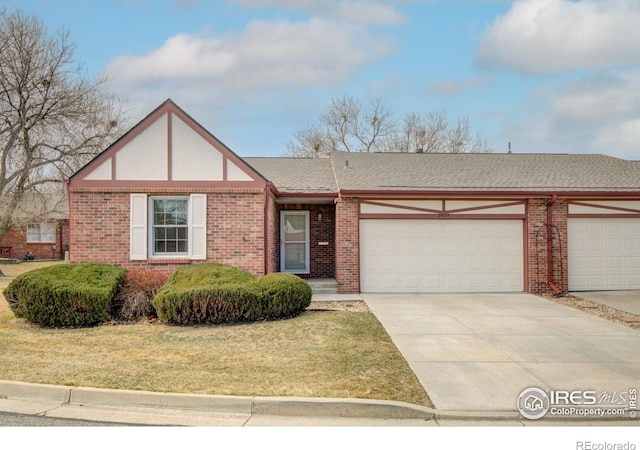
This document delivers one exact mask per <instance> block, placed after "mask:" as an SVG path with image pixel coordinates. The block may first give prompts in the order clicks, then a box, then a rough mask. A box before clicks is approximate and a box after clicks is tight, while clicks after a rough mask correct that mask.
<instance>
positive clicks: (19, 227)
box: [0, 193, 69, 260]
mask: <svg viewBox="0 0 640 450" xmlns="http://www.w3.org/2000/svg"><path fill="white" fill-rule="evenodd" d="M13 223H14V225H13V226H12V227H11V228H9V230H7V231H6V232H5V233H4V235H3V236H2V239H0V258H8V259H22V260H26V259H36V260H41V259H63V258H64V257H65V252H66V251H67V250H68V249H69V211H68V200H67V198H66V197H65V196H64V195H62V194H59V193H50V194H45V195H40V194H28V195H26V196H25V198H24V199H23V200H22V201H21V202H20V204H19V205H18V208H17V209H16V211H15V213H14V215H13Z"/></svg>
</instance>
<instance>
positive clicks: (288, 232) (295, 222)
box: [284, 215, 306, 241]
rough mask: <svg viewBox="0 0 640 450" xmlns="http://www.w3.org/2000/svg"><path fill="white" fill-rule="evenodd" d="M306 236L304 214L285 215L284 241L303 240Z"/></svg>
mask: <svg viewBox="0 0 640 450" xmlns="http://www.w3.org/2000/svg"><path fill="white" fill-rule="evenodd" d="M305 236H306V230H305V216H303V215H295V216H294V215H292V216H286V219H285V223H284V239H285V241H304V240H305Z"/></svg>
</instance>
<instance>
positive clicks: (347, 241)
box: [335, 197, 360, 294]
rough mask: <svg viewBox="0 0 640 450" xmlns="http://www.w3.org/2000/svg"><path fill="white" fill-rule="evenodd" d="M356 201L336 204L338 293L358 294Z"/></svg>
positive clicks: (358, 266) (342, 200)
mask: <svg viewBox="0 0 640 450" xmlns="http://www.w3.org/2000/svg"><path fill="white" fill-rule="evenodd" d="M358 221H359V220H358V199H356V198H349V197H348V198H340V199H338V202H337V203H336V245H335V252H336V270H335V274H336V281H337V282H338V292H340V293H341V294H353V293H358V292H360V235H359V226H358Z"/></svg>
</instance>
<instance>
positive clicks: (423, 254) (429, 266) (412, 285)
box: [360, 219, 524, 292]
mask: <svg viewBox="0 0 640 450" xmlns="http://www.w3.org/2000/svg"><path fill="white" fill-rule="evenodd" d="M522 232H523V227H522V222H521V221H518V220H508V221H496V220H494V221H489V220H443V221H438V220H412V219H405V220H402V219H400V220H398V219H374V220H361V221H360V247H361V250H360V252H361V253H360V255H361V265H360V267H361V271H362V274H361V290H362V291H363V292H385V291H397V292H471V291H477V292H481V291H484V292H495V291H522V290H523V289H524V285H523V284H524V283H523V278H524V275H523V244H522ZM398 235H401V236H403V238H404V239H406V240H404V241H403V242H408V243H409V245H404V244H403V245H399V244H397V242H398V240H397V239H396V238H395V236H398ZM394 242H395V243H394ZM385 260H392V261H398V260H400V261H402V262H401V263H399V264H398V263H394V264H393V265H392V267H390V266H387V265H386V264H384V261H385ZM371 261H374V262H373V263H372V262H371ZM382 268H384V269H382Z"/></svg>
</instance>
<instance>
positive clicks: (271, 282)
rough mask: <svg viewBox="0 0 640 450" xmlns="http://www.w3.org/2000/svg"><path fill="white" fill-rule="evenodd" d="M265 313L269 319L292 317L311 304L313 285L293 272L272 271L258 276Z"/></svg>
mask: <svg viewBox="0 0 640 450" xmlns="http://www.w3.org/2000/svg"><path fill="white" fill-rule="evenodd" d="M255 284H256V286H257V287H258V288H259V289H260V291H261V292H262V300H263V301H262V303H263V315H264V317H265V318H267V319H277V318H284V317H292V316H295V315H298V314H300V313H301V312H302V311H304V310H305V309H306V308H307V307H308V306H309V305H310V304H311V286H309V283H307V282H306V281H304V280H303V279H302V278H300V277H297V276H295V275H293V274H291V273H281V272H278V273H270V274H268V275H265V276H262V277H260V278H258V279H257V280H256V282H255Z"/></svg>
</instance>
